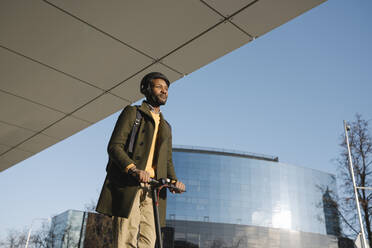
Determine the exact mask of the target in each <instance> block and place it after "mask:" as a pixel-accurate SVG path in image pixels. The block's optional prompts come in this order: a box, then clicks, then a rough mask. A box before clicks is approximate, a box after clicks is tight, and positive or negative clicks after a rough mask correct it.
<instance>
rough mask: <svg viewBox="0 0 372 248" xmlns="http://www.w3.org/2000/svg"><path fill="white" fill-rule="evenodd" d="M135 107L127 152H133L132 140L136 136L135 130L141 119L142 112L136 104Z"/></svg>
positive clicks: (136, 130)
mask: <svg viewBox="0 0 372 248" xmlns="http://www.w3.org/2000/svg"><path fill="white" fill-rule="evenodd" d="M136 109H137V114H136V120H135V121H134V124H133V127H132V132H131V134H130V141H129V146H128V153H133V146H134V140H135V138H136V135H137V132H138V128H139V126H140V123H141V119H142V114H141V112H140V111H139V110H138V106H136Z"/></svg>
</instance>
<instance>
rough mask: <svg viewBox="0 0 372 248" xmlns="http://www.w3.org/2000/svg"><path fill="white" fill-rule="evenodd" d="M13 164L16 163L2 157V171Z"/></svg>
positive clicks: (0, 168) (0, 164) (0, 167)
mask: <svg viewBox="0 0 372 248" xmlns="http://www.w3.org/2000/svg"><path fill="white" fill-rule="evenodd" d="M12 165H14V164H13V163H11V162H9V161H6V160H4V159H2V158H1V157H0V172H1V171H3V170H6V169H8V168H9V167H11V166H12Z"/></svg>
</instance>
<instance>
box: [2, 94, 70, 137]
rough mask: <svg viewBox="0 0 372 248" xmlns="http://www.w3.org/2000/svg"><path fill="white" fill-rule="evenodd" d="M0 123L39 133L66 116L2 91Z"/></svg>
mask: <svg viewBox="0 0 372 248" xmlns="http://www.w3.org/2000/svg"><path fill="white" fill-rule="evenodd" d="M0 113H1V115H0V121H3V122H6V123H10V124H13V125H16V126H19V127H22V128H25V129H30V130H33V131H39V130H41V129H43V128H45V127H47V126H48V125H50V124H52V123H53V122H55V121H57V120H58V119H60V118H62V117H63V116H64V115H63V114H62V113H60V112H56V111H54V110H51V109H49V108H46V107H43V106H41V105H39V104H35V103H32V102H29V101H26V100H24V99H21V98H18V97H15V96H12V95H9V94H6V93H4V92H2V91H0Z"/></svg>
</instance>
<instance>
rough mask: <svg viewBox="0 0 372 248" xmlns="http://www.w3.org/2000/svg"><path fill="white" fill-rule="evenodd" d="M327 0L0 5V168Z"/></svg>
mask: <svg viewBox="0 0 372 248" xmlns="http://www.w3.org/2000/svg"><path fill="white" fill-rule="evenodd" d="M324 1H325V0H232V1H226V0H187V1H175V0H158V1H149V0H147V1H146V0H136V1H129V0H109V1H101V0H79V1H76V0H63V1H62V0H44V1H43V0H27V1H25V0H23V1H22V0H3V1H1V3H0V64H1V66H0V171H3V170H5V169H7V168H9V167H11V166H13V165H15V164H17V163H18V162H20V161H22V160H24V159H26V158H28V157H30V156H32V155H33V154H36V153H38V152H40V151H41V150H43V149H45V148H47V147H49V146H51V145H53V144H55V143H57V142H59V141H61V140H63V139H65V138H67V137H69V136H71V135H73V134H74V133H76V132H78V131H80V130H82V129H84V128H86V127H88V126H90V125H92V124H94V123H96V122H97V121H99V120H101V119H103V118H105V117H107V116H109V115H111V114H113V113H115V112H117V111H119V110H120V109H122V108H123V107H125V106H126V105H128V104H131V103H133V102H135V101H137V100H139V99H141V98H142V95H141V94H140V93H139V89H138V88H139V87H138V84H139V81H140V79H141V78H142V77H143V75H144V74H146V73H148V72H150V71H160V72H163V73H164V74H165V75H167V76H168V77H169V78H170V80H171V82H174V81H176V80H177V79H179V78H181V77H183V76H184V75H187V74H189V73H191V72H193V71H195V70H197V69H199V68H200V67H202V66H204V65H206V64H208V63H210V62H212V61H214V60H215V59H217V58H219V57H221V56H223V55H225V54H227V53H229V52H231V51H233V50H234V49H236V48H239V47H240V46H242V45H244V44H246V43H248V42H250V41H252V40H253V39H254V38H257V37H259V36H261V35H263V34H265V33H267V32H269V31H270V30H272V29H274V28H276V27H278V26H280V25H282V24H284V23H286V22H287V21H289V20H291V19H293V18H295V17H296V16H298V15H300V14H302V13H304V12H305V11H307V10H310V9H312V8H313V7H315V6H317V5H319V4H321V3H322V2H324Z"/></svg>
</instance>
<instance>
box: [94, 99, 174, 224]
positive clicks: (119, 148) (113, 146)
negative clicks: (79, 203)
mask: <svg viewBox="0 0 372 248" xmlns="http://www.w3.org/2000/svg"><path fill="white" fill-rule="evenodd" d="M136 111H137V107H135V106H127V107H125V108H124V110H123V111H122V113H121V114H120V116H119V118H118V120H117V122H116V125H115V128H114V131H113V133H112V136H111V139H110V142H109V145H108V154H109V161H108V164H107V167H106V171H107V176H106V179H105V182H104V184H103V187H102V191H101V194H100V197H99V200H98V204H97V208H96V210H97V212H99V213H102V214H106V215H109V216H119V217H125V218H127V217H128V216H129V213H130V211H131V208H132V205H133V200H134V197H135V195H136V193H137V190H138V189H139V183H138V181H137V180H136V179H134V178H133V177H132V176H129V175H128V174H127V173H126V172H125V167H126V166H128V165H129V164H132V163H133V164H135V165H136V166H137V168H138V169H141V170H144V169H145V167H146V163H147V158H148V155H149V151H150V147H151V142H152V138H153V134H154V129H155V122H154V120H153V118H152V116H151V113H150V108H149V106H148V105H147V104H146V103H145V102H143V103H142V105H141V106H140V107H139V108H138V111H141V114H142V119H141V123H140V127H139V129H138V133H137V138H136V141H135V143H134V147H133V154H128V153H127V152H126V151H127V147H128V145H129V140H130V134H131V131H132V127H133V124H134V121H135V119H136ZM156 142H157V143H156V146H155V147H156V149H155V153H154V162H155V164H156V165H157V167H156V178H157V179H159V178H170V179H175V180H177V178H176V174H175V172H174V167H173V162H172V134H171V128H170V126H169V124H168V123H167V122H166V121H165V120H164V117H163V115H162V114H160V123H159V131H158V137H157V141H156ZM165 200H166V190H165V189H163V190H162V191H161V192H160V201H159V216H160V220H161V225H162V226H164V225H165V211H166V201H165Z"/></svg>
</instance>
